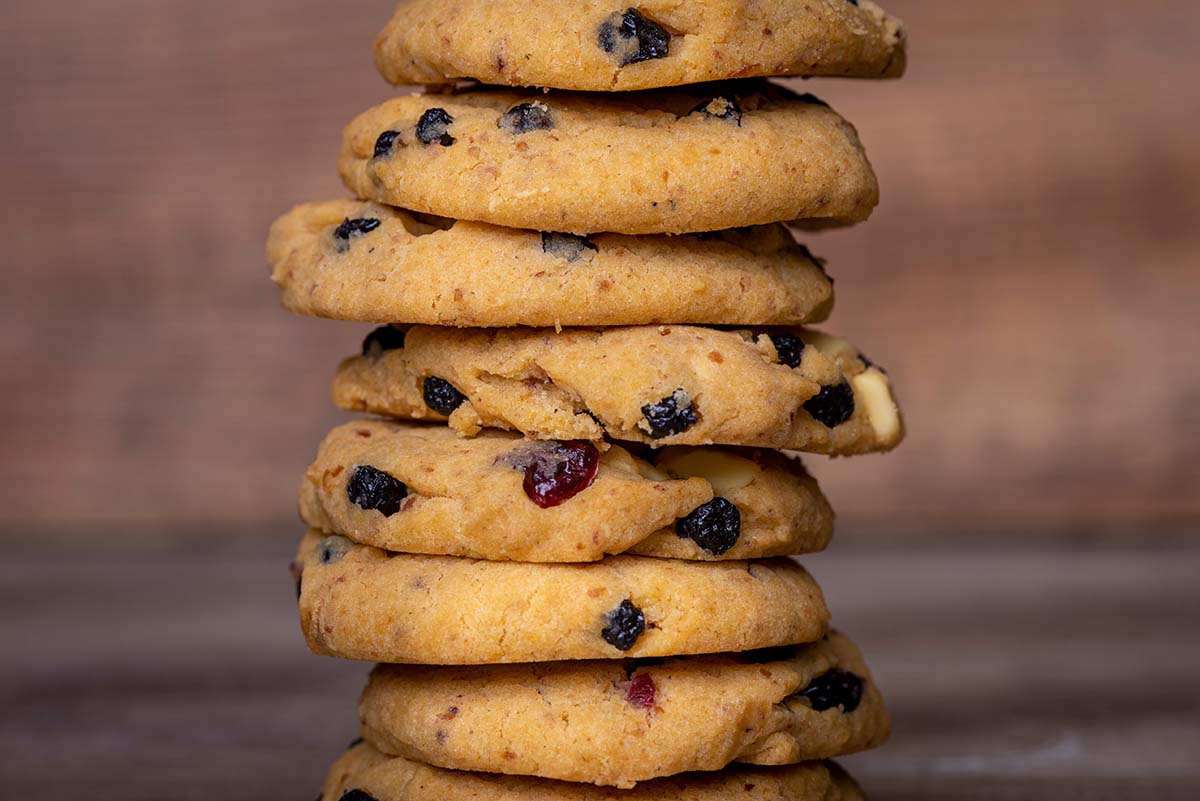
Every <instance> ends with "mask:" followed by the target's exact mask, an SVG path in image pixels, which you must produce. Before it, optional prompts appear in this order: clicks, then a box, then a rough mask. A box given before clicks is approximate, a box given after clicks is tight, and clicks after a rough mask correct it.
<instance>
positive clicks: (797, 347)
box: [767, 334, 804, 367]
mask: <svg viewBox="0 0 1200 801" xmlns="http://www.w3.org/2000/svg"><path fill="white" fill-rule="evenodd" d="M767 338H768V339H770V340H771V344H772V345H774V346H775V355H776V356H778V357H779V363H780V364H784V365H787V366H788V367H799V366H800V360H801V359H802V358H804V340H803V339H801V338H800V337H798V336H796V335H795V334H767Z"/></svg>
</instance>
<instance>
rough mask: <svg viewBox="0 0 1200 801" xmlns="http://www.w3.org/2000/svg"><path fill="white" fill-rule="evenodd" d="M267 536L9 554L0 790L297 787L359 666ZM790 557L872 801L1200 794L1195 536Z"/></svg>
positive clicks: (324, 743)
mask: <svg viewBox="0 0 1200 801" xmlns="http://www.w3.org/2000/svg"><path fill="white" fill-rule="evenodd" d="M274 533H275V534H277V535H278V536H275V537H267V538H261V537H260V538H257V539H256V540H254V541H253V542H252V543H248V542H245V541H242V542H229V541H224V542H221V543H218V544H217V545H216V547H214V546H213V544H212V543H211V541H209V540H196V539H193V538H186V539H185V540H184V544H182V545H171V546H164V547H160V548H149V549H148V548H134V547H121V546H120V545H113V546H108V547H101V546H91V547H83V548H81V549H75V550H71V551H69V552H68V551H66V550H65V549H64V550H61V551H56V550H50V549H47V548H46V547H45V546H44V545H42V546H39V547H25V548H15V549H10V550H9V551H8V553H7V554H6V558H5V559H4V560H0V609H4V610H5V613H4V614H0V642H3V643H4V644H5V652H6V656H5V659H3V660H0V704H3V709H4V714H3V715H2V716H0V786H3V787H4V797H5V798H13V799H23V798H37V799H39V801H59V799H62V800H63V801H66V799H78V798H83V797H87V798H121V799H123V800H124V801H161V799H167V798H169V799H172V800H173V801H190V799H197V800H199V799H211V798H220V799H222V800H223V801H259V799H265V798H278V799H288V798H301V799H302V798H311V797H313V795H314V794H315V792H316V788H317V787H318V786H319V781H320V778H321V775H322V773H323V771H324V770H325V768H326V766H327V765H328V764H329V762H331V761H332V760H333V758H334V757H335V756H336V755H337V754H338V753H339V751H340V750H341V749H342V748H344V747H345V745H346V743H348V742H349V741H350V739H351V738H353V737H354V736H355V734H356V733H357V731H356V721H355V713H354V702H355V699H356V698H357V695H358V692H359V690H360V689H361V687H362V683H363V681H364V680H365V677H366V671H367V665H365V664H362V663H351V662H344V661H338V660H333V659H325V658H321V657H316V656H313V655H311V654H309V653H307V652H306V651H305V649H304V645H303V642H302V640H301V637H300V633H299V631H298V627H297V624H296V608H295V597H294V595H293V594H292V584H291V579H290V577H289V576H288V574H287V562H288V559H289V558H290V556H291V546H292V544H293V541H294V540H293V537H292V536H291V535H292V533H295V530H294V529H291V530H289V531H280V532H274ZM161 538H162V539H175V537H174V535H172V534H169V533H164V534H163V535H161ZM805 563H806V564H807V566H808V567H809V568H810V569H812V571H813V572H814V574H815V575H817V576H818V577H819V578H820V580H821V581H822V583H823V584H824V586H825V588H826V590H827V594H828V596H829V601H830V606H831V608H832V609H833V610H834V622H835V625H838V626H840V627H841V628H842V629H843V630H845V631H846V632H847V633H849V634H850V635H851V636H852V637H854V638H855V639H856V640H857V641H858V643H859V644H860V645H861V646H862V648H863V651H864V653H865V654H866V656H867V659H868V662H869V664H870V665H871V669H872V671H873V673H874V675H875V677H876V679H877V681H879V683H880V686H881V687H882V689H883V691H884V695H885V698H886V700H887V703H888V705H889V707H890V708H891V711H892V713H893V717H894V718H895V729H894V732H893V736H892V739H891V740H890V742H889V743H888V744H887V745H886V746H885V747H884V748H882V749H881V750H879V751H875V752H871V753H867V754H862V755H859V756H855V757H853V758H849V759H846V760H843V763H844V764H845V766H846V767H847V768H848V769H849V770H850V771H851V772H852V773H854V774H855V776H856V777H857V778H858V779H859V780H860V781H861V782H862V783H863V785H864V787H865V788H866V789H867V791H868V795H869V797H870V798H871V799H872V801H908V800H909V799H912V800H913V801H916V799H924V800H925V801H941V800H942V799H945V801H951V800H952V799H953V800H954V801H961V799H984V800H985V801H992V800H995V801H999V799H1006V800H1007V799H1014V801H1015V799H1021V800H1022V801H1042V799H1044V800H1045V801H1076V800H1078V801H1084V799H1087V800H1088V801H1102V800H1103V801H1107V799H1113V800H1114V801H1115V800H1116V799H1122V801H1143V800H1144V801H1185V800H1186V801H1194V799H1195V798H1197V797H1200V765H1198V764H1197V762H1196V759H1195V756H1196V754H1197V753H1200V729H1198V728H1197V726H1196V719H1197V714H1200V690H1198V685H1197V683H1196V682H1195V676H1196V675H1197V671H1200V642H1198V641H1197V639H1196V638H1195V637H1194V636H1187V633H1188V632H1192V631H1194V630H1195V613H1194V610H1195V609H1197V608H1200V584H1197V582H1196V580H1195V576H1196V574H1197V571H1198V570H1200V551H1197V549H1196V548H1195V547H1190V548H1185V547H1175V548H1158V549H1143V548H1125V547H1122V548H1112V549H1092V550H1091V551H1089V552H1080V551H1079V550H1078V549H1073V548H1058V547H1055V548H996V549H992V550H990V551H987V552H983V553H980V551H979V549H974V550H962V549H955V548H945V547H928V546H917V547H914V548H909V547H906V548H886V549H878V548H876V549H868V548H860V549H842V550H841V551H839V552H835V553H831V554H827V555H822V556H820V557H817V558H814V559H809V560H805ZM48 588H54V589H53V591H49V590H48ZM97 598H103V599H104V603H103V606H101V605H98V604H97V602H96V599H97ZM34 599H36V603H33V602H31V601H33V600H34Z"/></svg>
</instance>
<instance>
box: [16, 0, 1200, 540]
mask: <svg viewBox="0 0 1200 801" xmlns="http://www.w3.org/2000/svg"><path fill="white" fill-rule="evenodd" d="M389 6H390V2H389V0H368V1H367V2H359V3H354V4H336V3H328V2H318V1H317V0H291V2H287V3H285V2H282V0H253V1H249V0H247V1H242V0H239V1H238V2H234V0H211V2H205V3H190V2H183V1H182V0H159V1H158V2H151V0H110V1H109V2H106V3H102V4H96V3H93V4H74V5H72V6H70V7H64V6H62V5H61V4H47V3H41V2H34V1H33V0H10V2H8V3H6V4H5V22H4V25H3V26H0V66H2V67H3V70H4V74H5V76H6V77H7V78H8V80H6V81H4V83H3V85H2V86H0V111H2V115H0V167H2V170H3V175H4V183H5V186H6V188H7V189H8V191H6V192H5V193H4V194H3V197H2V198H0V204H2V206H0V211H2V212H3V213H4V215H5V218H6V219H7V220H9V221H10V230H11V231H12V235H10V236H9V237H8V240H7V243H6V249H5V254H6V255H5V257H4V261H5V263H4V269H3V277H2V278H0V282H2V283H0V368H2V369H0V443H2V444H0V501H2V502H3V504H4V509H5V515H4V522H3V524H2V527H3V529H4V530H5V531H9V532H16V531H23V532H28V531H30V530H35V531H39V532H52V531H63V530H68V531H70V530H73V531H76V532H78V533H79V534H81V535H82V536H88V532H89V531H94V530H95V528H94V526H96V525H104V526H107V527H108V530H109V531H110V532H111V533H110V534H109V535H108V536H120V535H122V534H126V533H128V534H129V535H131V536H132V535H138V534H141V535H145V536H160V535H159V534H158V532H161V531H164V530H172V531H173V530H178V529H180V528H186V529H190V530H211V529H213V528H218V527H222V526H229V525H239V526H244V525H245V524H247V523H251V524H257V525H260V526H262V527H268V526H270V525H271V524H274V523H277V522H278V521H280V520H283V519H286V518H288V517H289V516H290V510H291V508H292V506H293V497H292V496H293V493H294V487H295V484H296V482H297V481H298V479H299V475H300V471H301V470H302V468H303V466H304V465H305V464H306V462H307V460H308V459H309V458H310V457H311V455H312V453H313V451H314V450H315V446H316V443H317V441H318V440H319V438H320V436H321V434H323V433H324V430H325V429H326V428H327V427H328V426H329V425H330V424H331V423H332V422H333V421H334V420H335V419H336V415H335V413H334V412H333V411H332V410H331V408H330V405H329V403H328V399H327V393H328V380H329V376H330V373H331V371H332V369H333V366H334V364H335V362H336V360H337V359H338V358H339V357H340V356H341V355H343V354H345V353H347V352H349V351H351V350H353V349H354V347H355V346H356V345H357V341H358V339H359V337H360V335H361V333H362V330H363V329H362V327H359V326H353V325H347V324H339V323H332V322H326V321H316V320H307V319H299V318H292V317H290V316H288V315H286V314H284V313H283V312H281V311H280V310H279V309H278V300H277V296H276V293H275V290H274V288H273V287H272V285H271V284H270V283H269V281H268V280H267V274H266V269H265V267H264V265H263V262H262V255H261V254H262V250H263V239H264V236H265V232H266V227H267V225H268V223H269V222H270V220H271V219H272V218H273V216H274V215H276V214H277V213H279V212H281V211H282V210H284V209H285V208H286V207H287V206H288V205H289V204H291V203H294V202H300V201H305V200H310V199H319V198H324V197H332V196H338V195H340V194H341V193H342V189H341V187H340V186H339V183H338V181H337V178H336V175H335V171H334V159H335V156H336V152H337V147H338V141H339V132H340V128H341V126H342V124H343V123H344V122H345V121H347V120H349V119H350V118H351V117H352V116H353V115H354V114H355V113H356V112H358V111H359V110H361V109H363V108H365V107H366V106H368V105H370V104H372V103H375V102H378V101H379V100H380V99H382V98H385V97H386V96H388V94H389V93H390V91H391V90H389V89H388V88H387V87H386V86H385V85H384V84H383V83H382V81H381V80H380V79H378V77H377V76H376V75H375V73H374V70H373V67H372V64H371V53H370V43H371V39H372V37H373V35H374V33H375V32H376V30H377V29H378V28H379V27H380V26H381V25H382V23H383V21H384V20H385V18H386V17H387V15H388V10H389ZM890 6H891V8H892V9H893V10H894V11H895V12H896V13H898V14H899V15H901V16H903V17H905V18H906V19H907V21H908V22H909V23H910V26H911V30H912V55H911V58H910V63H911V72H910V74H909V76H908V77H907V78H906V79H905V80H904V81H902V82H899V83H882V84H873V83H853V82H844V81H814V82H810V83H808V84H806V86H807V88H809V89H812V90H814V91H816V92H818V93H819V94H821V95H822V96H824V97H825V98H826V99H828V100H830V101H831V102H832V103H833V104H834V105H835V107H837V108H839V110H841V111H842V112H843V113H844V114H846V116H848V117H849V118H850V119H852V120H853V121H854V122H855V123H857V125H858V127H859V129H860V131H861V133H862V135H863V138H864V140H865V142H866V144H867V147H868V151H869V153H870V154H871V157H872V159H873V161H874V163H875V165H876V167H877V169H878V171H879V174H880V178H881V181H882V186H883V191H884V202H883V205H882V206H881V208H880V209H879V211H878V213H877V214H876V216H875V217H874V218H873V219H872V221H871V222H870V223H868V224H867V225H865V226H861V227H859V228H857V229H854V230H851V231H847V232H839V233H835V234H826V235H822V236H819V237H812V239H811V242H810V244H812V246H813V247H814V249H816V250H817V252H818V253H821V254H823V255H825V256H827V257H828V258H829V259H830V262H831V270H832V271H833V273H834V275H835V276H836V277H837V279H838V285H837V287H838V291H839V304H840V305H839V309H838V311H837V313H836V315H835V317H834V319H833V321H831V323H830V327H831V328H832V329H834V330H837V331H839V332H846V333H848V334H849V335H851V336H852V337H853V338H854V340H855V341H856V342H858V343H861V344H862V346H863V348H864V349H866V350H867V352H868V353H870V354H871V356H872V358H874V359H876V360H877V361H879V362H881V363H883V364H885V365H887V366H888V367H889V369H890V370H891V373H892V375H893V377H894V378H895V379H896V382H897V384H898V386H899V390H900V392H901V393H902V398H903V400H904V401H905V402H906V407H907V409H908V413H909V423H910V429H911V437H910V440H909V442H908V443H907V444H906V445H905V446H904V447H903V448H901V450H900V451H898V452H897V453H896V454H894V455H891V456H888V457H881V458H869V459H859V460H853V461H845V462H837V463H827V462H825V461H824V460H820V459H813V460H810V461H811V462H812V463H813V466H814V470H815V472H817V473H818V474H819V475H820V476H821V477H822V478H824V479H825V483H826V486H827V488H828V490H829V492H830V495H831V496H832V499H833V501H834V503H835V506H836V507H837V508H838V509H839V512H840V513H841V519H842V522H843V526H844V528H846V529H851V530H856V531H861V532H864V533H865V534H867V535H878V536H881V537H891V536H895V535H898V534H902V533H904V534H911V535H914V536H940V534H941V533H944V532H948V531H949V532H953V533H954V535H955V536H968V535H973V534H979V535H986V534H993V535H994V534H997V533H998V532H1003V533H1004V536H1020V535H1025V534H1030V535H1038V534H1045V533H1046V532H1066V533H1068V534H1074V535H1087V536H1103V535H1107V534H1112V535H1114V536H1115V535H1118V534H1119V533H1120V532H1122V531H1136V532H1138V534H1137V535H1138V536H1166V535H1168V534H1171V533H1175V534H1179V533H1181V532H1182V533H1185V534H1186V533H1189V532H1194V531H1195V529H1196V524H1197V522H1198V521H1200V469H1198V468H1197V465H1198V464H1200V368H1198V367H1197V364H1198V360H1197V359H1196V357H1195V354H1194V353H1193V352H1192V348H1191V343H1194V342H1195V340H1196V334H1197V332H1198V330H1200V328H1198V326H1197V310H1198V309H1200V270H1198V269H1197V268H1198V267H1200V234H1198V231H1197V226H1196V225H1195V222H1194V221H1195V220H1196V219H1197V217H1198V216H1200V189H1198V187H1200V151H1198V150H1197V149H1196V147H1195V138H1196V132H1197V130H1198V128H1200V94H1198V93H1197V92H1195V91H1194V88H1193V85H1194V83H1195V75H1196V74H1197V72H1198V71H1200V48H1197V47H1196V46H1195V43H1196V42H1197V41H1200V5H1197V4H1186V3H1182V4H1181V3H1168V2H1165V0H1147V2H1142V3H1138V4H1130V3H1128V2H1124V0H1095V2H1092V3H1089V4H1087V6H1086V8H1084V7H1081V6H1080V4H1078V3H1073V2H1067V0H1049V1H1048V2H1034V0H1014V2H1009V3H996V4H978V3H961V2H952V0H925V1H924V2H919V3H918V2H914V0H892V2H891V4H890ZM730 191H739V188H738V187H731V188H730ZM1146 532H1155V534H1147V533H1146Z"/></svg>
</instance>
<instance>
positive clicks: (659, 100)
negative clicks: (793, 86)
mask: <svg viewBox="0 0 1200 801" xmlns="http://www.w3.org/2000/svg"><path fill="white" fill-rule="evenodd" d="M339 169H340V172H341V175H342V180H343V181H345V183H346V185H347V186H348V187H349V188H350V189H351V190H353V191H354V192H355V193H357V194H358V196H359V197H361V198H364V199H367V200H375V201H378V202H380V203H386V204H389V205H393V206H401V207H403V208H406V209H409V210H411V211H417V212H423V213H426V214H437V215H440V216H443V217H452V218H454V219H457V220H475V221H478V222H487V223H492V224H494V225H503V226H509V227H512V228H527V229H531V230H537V231H558V232H565V233H571V234H590V233H596V232H599V231H609V232H614V233H624V234H681V233H689V232H700V231H715V230H719V229H725V228H740V227H743V226H749V225H761V224H766V223H775V222H787V221H791V220H805V221H809V222H815V223H818V224H820V225H822V226H827V225H837V224H851V223H856V222H861V221H863V220H865V219H866V218H867V217H868V215H869V214H870V213H871V210H872V209H873V208H874V207H875V205H876V203H878V201H879V186H878V183H877V182H876V180H875V174H874V172H873V171H872V170H871V165H870V163H869V162H868V161H867V157H866V154H865V153H863V149H862V144H861V143H860V142H859V139H858V134H857V132H856V131H855V130H854V127H853V126H852V125H850V123H848V122H846V121H845V120H844V119H842V118H841V117H840V116H838V114H837V113H836V112H834V111H833V110H832V109H830V108H829V107H828V106H827V105H825V104H824V103H822V102H821V101H819V100H817V99H816V98H814V97H812V96H811V95H796V94H795V93H793V92H790V91H788V90H787V89H784V88H783V87H780V86H774V85H772V84H769V83H766V82H763V81H745V82H734V83H727V84H716V85H712V84H704V85H699V86H695V87H688V88H687V89H684V90H675V91H669V92H636V93H629V94H624V95H620V96H614V95H596V94H589V95H579V94H565V93H549V94H546V93H542V92H539V91H530V90H525V91H505V90H496V89H486V88H479V89H473V90H470V91H463V92H458V93H454V94H425V95H410V96H408V97H400V98H395V99H393V100H389V101H388V102H386V103H383V104H382V105H379V106H376V107H375V108H373V109H370V110H369V111H366V112H364V113H363V114H360V115H359V116H358V117H357V118H356V119H355V120H354V121H353V122H351V123H350V125H349V126H347V128H346V131H345V135H344V139H343V144H342V153H341V158H340V161H339Z"/></svg>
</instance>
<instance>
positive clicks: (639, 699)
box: [625, 673, 658, 709]
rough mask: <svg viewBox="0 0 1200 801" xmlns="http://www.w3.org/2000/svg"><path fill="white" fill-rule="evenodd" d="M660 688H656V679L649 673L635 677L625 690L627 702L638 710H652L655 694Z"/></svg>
mask: <svg viewBox="0 0 1200 801" xmlns="http://www.w3.org/2000/svg"><path fill="white" fill-rule="evenodd" d="M657 692H658V688H657V687H655V686H654V679H652V678H651V677H650V674H649V673H643V674H641V675H640V676H634V677H633V681H631V682H629V688H628V689H626V690H625V700H626V701H628V702H629V705H630V706H635V707H637V708H638V709H650V708H652V707H653V706H654V702H655V694H656V693H657Z"/></svg>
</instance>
